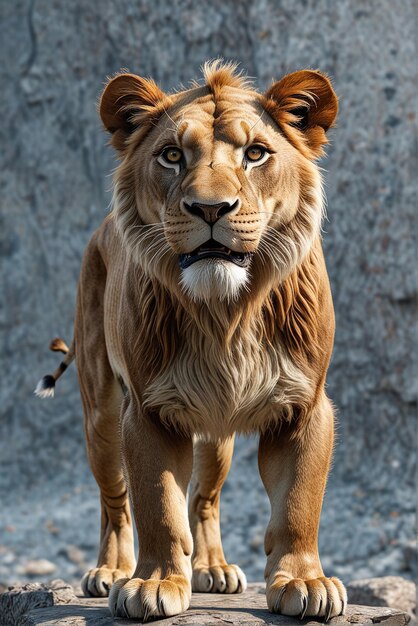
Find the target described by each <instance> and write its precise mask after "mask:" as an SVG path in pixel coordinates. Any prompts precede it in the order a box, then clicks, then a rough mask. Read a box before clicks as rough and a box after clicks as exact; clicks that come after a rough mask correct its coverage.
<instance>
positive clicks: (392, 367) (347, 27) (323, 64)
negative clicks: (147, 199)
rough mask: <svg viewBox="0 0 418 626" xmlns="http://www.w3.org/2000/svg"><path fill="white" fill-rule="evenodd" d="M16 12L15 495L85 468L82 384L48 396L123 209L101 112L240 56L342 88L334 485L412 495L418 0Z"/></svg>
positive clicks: (247, 63) (8, 180) (10, 439)
mask: <svg viewBox="0 0 418 626" xmlns="http://www.w3.org/2000/svg"><path fill="white" fill-rule="evenodd" d="M0 12H1V30H2V32H1V34H0V50H1V58H2V63H1V65H0V74H1V85H2V90H1V91H2V97H1V120H2V124H1V127H0V133H1V139H2V142H1V146H2V149H1V151H0V161H1V166H0V181H1V194H0V203H1V214H0V216H1V225H0V256H1V265H0V272H1V286H2V299H1V310H0V325H1V359H2V366H1V372H2V374H1V379H0V399H1V403H0V410H1V421H0V442H1V444H0V446H1V450H0V451H1V464H2V469H1V471H0V485H3V486H11V485H15V484H16V482H17V480H18V479H21V478H22V477H23V478H24V481H25V482H33V481H42V480H45V477H49V476H52V475H56V474H57V475H58V476H64V477H65V476H66V475H68V473H70V474H71V475H74V474H77V472H83V471H85V469H84V468H85V465H84V463H76V464H75V468H74V460H76V461H79V460H80V459H82V458H83V456H84V449H83V444H82V434H81V433H82V431H81V425H80V414H81V407H80V401H79V397H78V390H77V383H76V376H75V373H74V371H72V372H70V373H67V375H66V376H65V377H64V379H62V381H61V382H60V385H59V391H58V394H57V397H56V398H55V399H54V401H51V402H41V401H39V400H37V399H35V398H34V397H32V395H31V394H32V390H33V387H34V385H35V383H36V381H37V379H38V378H39V376H40V375H41V374H43V373H46V372H48V371H49V370H51V368H52V367H53V366H54V365H55V363H56V357H55V356H54V355H52V354H50V353H48V350H47V345H48V341H49V339H50V338H51V337H52V336H54V335H55V334H61V335H63V336H64V337H66V338H67V339H70V338H71V333H72V318H73V306H74V299H75V289H76V283H77V277H78V272H79V266H80V259H81V255H82V251H83V249H84V246H85V244H86V242H87V240H88V238H89V236H90V234H91V233H92V231H93V230H94V229H95V228H96V227H97V226H98V225H99V223H100V222H101V220H102V219H103V217H104V215H105V214H106V207H107V205H108V202H109V192H108V190H109V187H110V184H111V179H110V177H109V176H108V175H109V172H110V171H111V169H112V167H113V166H114V160H113V155H112V152H111V150H110V149H109V148H106V147H105V144H106V137H105V135H104V133H103V132H102V130H101V126H100V123H99V119H98V116H97V114H96V101H97V98H98V95H99V93H100V91H101V88H102V85H103V82H104V80H105V77H106V76H107V75H109V74H111V73H113V72H115V71H117V70H119V69H120V68H121V67H127V68H129V69H130V70H131V71H133V72H136V73H140V74H144V75H151V76H153V77H154V78H155V79H156V80H157V81H158V82H159V83H160V84H161V85H162V86H163V87H164V88H166V89H169V88H172V87H175V86H176V85H178V83H179V82H182V81H183V82H185V83H187V81H188V80H189V79H190V78H192V77H196V76H198V75H199V66H200V64H201V63H202V62H203V61H204V60H206V59H207V58H210V57H212V58H213V57H216V56H224V57H225V58H228V59H229V58H231V59H236V60H238V61H239V62H240V63H241V64H242V66H243V68H245V69H247V70H248V73H249V74H250V75H251V76H255V77H256V78H257V82H258V84H259V85H260V87H262V88H264V87H265V86H266V85H268V84H269V82H270V80H271V79H272V77H280V76H281V75H283V74H284V73H286V72H288V71H293V70H295V69H298V68H303V67H312V68H320V69H321V70H323V71H325V72H328V73H329V74H330V75H331V77H332V78H333V80H334V84H335V88H336V90H337V92H338V94H339V96H340V99H341V113H340V117H339V122H338V127H337V129H336V130H335V131H333V133H332V139H333V143H332V146H331V148H330V150H329V158H328V159H327V160H325V161H324V162H323V166H324V167H325V169H326V170H327V172H326V181H327V186H326V189H327V195H328V216H329V217H328V219H329V221H328V222H327V223H326V224H325V235H324V238H325V250H326V257H327V263H328V268H329V272H330V276H331V282H332V288H333V292H334V298H335V305H336V312H337V323H338V331H337V338H336V346H335V353H334V359H333V362H332V367H331V371H330V376H329V392H330V395H331V396H332V398H333V399H334V401H335V403H336V405H337V407H338V409H339V414H340V444H339V447H338V450H337V455H336V456H337V459H336V463H335V469H334V471H335V472H336V473H337V474H339V475H345V476H347V475H348V476H354V475H355V476H356V479H357V480H358V479H359V478H362V480H363V483H364V484H366V485H367V484H368V485H370V486H371V485H373V486H374V487H375V488H376V487H385V486H387V485H388V484H393V485H394V486H395V485H396V486H397V487H399V488H400V489H401V488H403V487H404V486H405V485H406V483H407V481H409V480H411V477H412V473H413V465H414V454H413V443H414V440H415V416H416V412H415V406H414V402H415V396H416V380H417V379H416V376H414V374H416V371H415V365H414V362H413V345H414V340H415V337H414V332H413V331H414V325H415V315H414V298H415V296H416V273H415V269H414V268H415V265H416V264H415V255H414V246H413V239H412V235H413V231H414V228H415V224H414V209H415V206H414V201H413V200H414V187H415V185H414V176H413V174H414V166H415V165H416V163H415V161H414V153H413V137H414V124H415V112H414V102H413V95H414V85H413V77H414V71H415V67H416V53H415V49H414V43H413V42H414V26H415V15H414V4H413V2H412V0H402V1H400V0H396V1H395V2H394V1H393V0H369V1H368V2H364V1H362V0H340V1H339V2H334V1H333V0H322V1H320V2H310V1H307V0H294V1H292V2H290V1H285V0H258V1H257V2H254V1H253V0H240V2H236V1H235V0H213V1H211V2H209V3H208V2H204V1H203V0H193V1H192V0H179V1H178V2H176V3H172V2H165V1H163V0H154V1H153V2H151V1H149V0H139V1H136V2H132V0H117V1H113V0H112V1H110V0H102V1H101V2H97V3H95V2H82V1H81V0H73V1H72V2H65V1H64V0H54V1H53V2H51V1H50V0H15V1H14V2H6V1H3V2H1V3H0Z"/></svg>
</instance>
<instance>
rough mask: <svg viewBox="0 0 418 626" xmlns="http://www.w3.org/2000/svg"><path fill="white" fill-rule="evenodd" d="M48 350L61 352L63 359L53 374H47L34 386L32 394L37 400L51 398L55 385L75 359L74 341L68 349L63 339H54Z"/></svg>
mask: <svg viewBox="0 0 418 626" xmlns="http://www.w3.org/2000/svg"><path fill="white" fill-rule="evenodd" d="M49 349H50V350H52V351H53V352H63V354H65V358H64V359H63V361H61V363H60V364H59V365H58V367H57V369H56V370H55V372H54V373H53V374H47V375H46V376H44V377H43V378H42V379H41V380H40V381H39V383H38V384H37V385H36V389H35V391H34V394H35V395H36V396H38V398H53V396H54V390H55V383H56V382H57V380H58V378H60V376H62V375H63V373H64V372H65V370H66V369H67V367H68V366H69V365H71V363H72V362H73V361H74V359H75V346H74V341H73V343H72V344H71V348H69V347H68V346H67V344H66V343H65V341H64V340H63V339H61V338H60V337H56V338H55V339H53V340H52V341H51V343H50V344H49Z"/></svg>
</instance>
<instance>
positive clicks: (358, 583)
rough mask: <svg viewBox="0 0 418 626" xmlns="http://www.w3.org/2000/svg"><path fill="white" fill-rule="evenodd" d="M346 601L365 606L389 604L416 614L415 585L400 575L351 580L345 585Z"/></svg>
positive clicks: (413, 614) (412, 614)
mask: <svg viewBox="0 0 418 626" xmlns="http://www.w3.org/2000/svg"><path fill="white" fill-rule="evenodd" d="M347 593H348V601H349V602H351V603H352V604H366V605H367V606H390V607H392V608H395V609H401V610H402V611H405V613H409V615H411V617H415V614H416V604H417V596H416V593H417V591H416V586H415V585H414V583H413V582H412V581H411V580H407V579H405V578H402V577H401V576H382V577H381V578H366V579H363V580H353V581H352V582H350V583H349V584H348V585H347Z"/></svg>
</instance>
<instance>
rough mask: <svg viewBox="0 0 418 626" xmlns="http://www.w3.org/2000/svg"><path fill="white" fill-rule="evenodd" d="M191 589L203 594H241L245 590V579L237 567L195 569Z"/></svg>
mask: <svg viewBox="0 0 418 626" xmlns="http://www.w3.org/2000/svg"><path fill="white" fill-rule="evenodd" d="M192 588H193V591H200V592H203V593H242V592H243V591H245V590H246V588H247V579H246V577H245V574H244V572H243V571H242V570H241V569H240V568H239V567H238V565H216V566H212V567H196V568H194V569H193V578H192Z"/></svg>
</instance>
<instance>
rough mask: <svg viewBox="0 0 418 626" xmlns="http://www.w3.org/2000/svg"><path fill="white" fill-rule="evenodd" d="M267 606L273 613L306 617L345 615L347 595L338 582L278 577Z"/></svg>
mask: <svg viewBox="0 0 418 626" xmlns="http://www.w3.org/2000/svg"><path fill="white" fill-rule="evenodd" d="M267 604H268V607H269V609H270V611H272V612H273V613H281V614H282V615H294V616H296V615H297V616H299V617H300V619H303V618H304V617H305V616H306V617H314V616H317V617H324V618H325V621H326V622H327V621H328V620H329V619H331V618H332V617H335V616H337V615H344V613H345V609H346V606H347V592H346V590H345V588H344V585H343V584H342V582H341V581H340V580H339V579H338V578H325V577H322V578H312V579H311V580H302V579H301V578H292V579H289V578H287V577H285V576H278V577H277V578H276V579H275V581H274V583H273V584H272V585H271V586H270V587H268V589H267Z"/></svg>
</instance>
